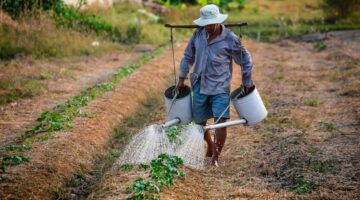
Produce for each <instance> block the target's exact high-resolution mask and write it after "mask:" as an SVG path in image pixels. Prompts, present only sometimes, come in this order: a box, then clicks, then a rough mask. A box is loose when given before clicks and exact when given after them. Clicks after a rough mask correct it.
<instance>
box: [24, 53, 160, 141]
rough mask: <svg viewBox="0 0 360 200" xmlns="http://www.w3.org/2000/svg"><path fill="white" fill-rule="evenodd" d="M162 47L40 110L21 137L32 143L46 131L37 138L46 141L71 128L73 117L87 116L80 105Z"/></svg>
mask: <svg viewBox="0 0 360 200" xmlns="http://www.w3.org/2000/svg"><path fill="white" fill-rule="evenodd" d="M161 52H162V49H157V50H156V51H155V52H154V53H147V54H145V55H143V57H142V58H141V59H140V60H138V61H137V62H136V63H134V64H132V65H130V66H126V67H123V68H121V69H120V70H119V71H118V72H117V73H116V74H114V75H113V77H112V78H111V80H110V81H109V82H108V83H98V84H95V85H93V86H91V87H89V88H86V89H85V90H83V91H82V92H81V93H80V95H78V96H75V97H73V98H71V99H69V100H68V101H66V102H65V103H63V104H59V105H57V106H55V107H54V108H53V109H52V110H51V111H45V112H42V113H41V114H40V115H39V117H38V119H37V121H38V124H37V125H36V126H35V127H34V128H32V129H29V130H27V131H26V133H25V135H23V137H22V139H23V141H24V142H25V143H32V142H33V140H32V139H30V138H31V137H33V136H35V135H37V134H39V133H43V132H47V133H48V135H47V136H45V137H42V138H38V141H46V140H47V139H48V138H49V137H52V136H53V134H54V132H55V131H60V130H64V129H69V128H72V127H73V126H72V125H71V124H70V122H71V121H72V120H73V119H74V118H75V117H87V116H88V113H84V112H82V111H81V110H80V108H81V107H84V106H87V105H88V103H89V102H90V101H91V100H94V99H96V98H97V97H99V96H101V95H103V94H104V93H105V92H108V91H110V90H112V89H113V87H114V86H115V85H116V84H117V83H118V82H119V81H120V80H121V79H122V78H123V77H125V76H127V75H129V74H131V73H133V72H134V71H135V70H136V69H137V68H139V67H140V66H141V65H142V64H144V63H145V62H148V61H149V60H151V59H152V58H154V57H155V56H157V55H159V54H160V53H161Z"/></svg>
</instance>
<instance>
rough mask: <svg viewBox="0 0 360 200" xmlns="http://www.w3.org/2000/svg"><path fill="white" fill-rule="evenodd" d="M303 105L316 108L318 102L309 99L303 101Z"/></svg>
mask: <svg viewBox="0 0 360 200" xmlns="http://www.w3.org/2000/svg"><path fill="white" fill-rule="evenodd" d="M304 105H306V106H312V107H316V106H318V105H319V100H318V99H316V98H309V99H305V101H304Z"/></svg>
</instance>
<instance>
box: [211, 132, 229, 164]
mask: <svg viewBox="0 0 360 200" xmlns="http://www.w3.org/2000/svg"><path fill="white" fill-rule="evenodd" d="M226 135H227V132H226V128H220V129H216V130H215V151H214V153H213V156H212V158H211V164H212V165H214V166H216V167H218V166H219V164H218V161H219V157H220V153H221V151H222V149H223V147H224V144H225V140H226Z"/></svg>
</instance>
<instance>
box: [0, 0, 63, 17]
mask: <svg viewBox="0 0 360 200" xmlns="http://www.w3.org/2000/svg"><path fill="white" fill-rule="evenodd" d="M59 4H63V1H62V0H0V6H1V9H3V10H5V11H6V12H7V13H9V15H10V16H11V17H12V18H18V17H20V16H21V15H22V14H23V13H24V12H26V11H32V10H37V9H42V10H50V9H52V8H53V7H55V6H57V5H59Z"/></svg>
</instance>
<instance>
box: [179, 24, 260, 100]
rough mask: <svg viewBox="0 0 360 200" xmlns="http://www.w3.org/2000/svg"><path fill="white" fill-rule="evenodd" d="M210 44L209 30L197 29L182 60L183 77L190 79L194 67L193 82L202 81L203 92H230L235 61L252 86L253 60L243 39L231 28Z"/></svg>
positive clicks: (181, 73) (243, 77) (244, 82)
mask: <svg viewBox="0 0 360 200" xmlns="http://www.w3.org/2000/svg"><path fill="white" fill-rule="evenodd" d="M221 26H222V32H221V34H220V35H218V36H217V37H216V38H214V39H213V40H212V41H210V42H209V43H208V41H207V39H206V36H207V33H206V30H205V29H204V28H203V27H202V28H199V29H197V30H196V31H195V32H194V34H193V36H192V37H191V39H190V41H189V43H188V45H187V47H186V49H185V53H184V57H183V58H182V60H181V63H180V73H179V77H180V78H186V77H187V74H188V73H189V70H190V68H191V67H192V65H194V63H195V65H194V69H193V71H192V73H191V74H190V81H191V85H194V84H195V83H196V82H197V81H198V80H200V79H201V81H200V93H201V94H206V95H216V94H221V93H229V92H230V84H231V76H232V60H233V59H234V60H235V62H236V63H237V64H238V65H240V66H241V68H242V83H243V85H245V86H251V85H252V80H251V70H252V66H253V63H252V59H251V56H250V53H249V52H248V50H247V49H246V48H245V47H244V46H243V45H242V44H241V42H240V40H239V38H238V37H237V36H236V35H235V34H234V33H233V32H232V31H231V30H230V29H228V28H225V26H224V25H221Z"/></svg>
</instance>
